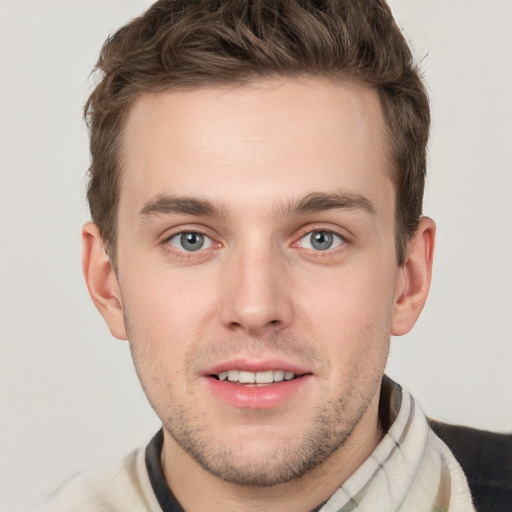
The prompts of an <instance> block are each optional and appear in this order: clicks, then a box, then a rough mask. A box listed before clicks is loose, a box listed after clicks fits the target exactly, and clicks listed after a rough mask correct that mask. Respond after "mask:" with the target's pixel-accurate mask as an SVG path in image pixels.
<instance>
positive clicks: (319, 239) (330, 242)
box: [300, 231, 343, 251]
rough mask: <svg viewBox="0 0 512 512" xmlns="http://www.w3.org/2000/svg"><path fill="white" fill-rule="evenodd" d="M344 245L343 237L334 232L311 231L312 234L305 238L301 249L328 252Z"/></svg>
mask: <svg viewBox="0 0 512 512" xmlns="http://www.w3.org/2000/svg"><path fill="white" fill-rule="evenodd" d="M342 243H343V239H342V238H341V236H340V235H337V234H336V233H333V232H332V231H311V233H308V234H307V235H305V236H303V237H302V239H301V241H300V245H301V247H304V248H306V249H314V250H315V251H328V250H329V249H334V248H335V247H338V246H339V245H341V244H342Z"/></svg>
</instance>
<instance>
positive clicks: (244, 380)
mask: <svg viewBox="0 0 512 512" xmlns="http://www.w3.org/2000/svg"><path fill="white" fill-rule="evenodd" d="M254 377H255V375H254V373H252V372H240V375H239V376H238V382H240V384H254Z"/></svg>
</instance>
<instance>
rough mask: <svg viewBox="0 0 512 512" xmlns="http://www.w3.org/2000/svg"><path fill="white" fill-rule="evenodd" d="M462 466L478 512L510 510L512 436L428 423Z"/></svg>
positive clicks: (511, 495) (511, 494) (433, 422)
mask: <svg viewBox="0 0 512 512" xmlns="http://www.w3.org/2000/svg"><path fill="white" fill-rule="evenodd" d="M429 423H430V426H431V428H432V430H433V431H434V432H435V433H436V434H437V435H438V436H439V437H440V438H441V439H442V440H443V441H444V443H445V444H446V445H447V446H448V447H449V448H450V450H451V452H452V453H453V455H454V456H455V458H456V459H457V461H458V462H459V464H460V466H461V467H462V469H463V471H464V473H465V475H466V478H467V481H468V484H469V487H470V489H471V494H472V496H473V501H474V504H475V508H476V509H477V510H478V511H479V512H488V511H489V512H491V511H492V512H500V511H511V510H512V434H498V433H495V432H487V431H484V430H478V429H474V428H469V427H462V426H457V425H448V424H446V423H441V422H438V421H434V420H429Z"/></svg>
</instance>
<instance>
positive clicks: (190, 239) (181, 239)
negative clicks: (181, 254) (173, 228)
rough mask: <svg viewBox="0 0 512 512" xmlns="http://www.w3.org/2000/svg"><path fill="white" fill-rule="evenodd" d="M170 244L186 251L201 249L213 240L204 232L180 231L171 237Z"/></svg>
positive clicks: (205, 247)
mask: <svg viewBox="0 0 512 512" xmlns="http://www.w3.org/2000/svg"><path fill="white" fill-rule="evenodd" d="M169 244H170V245H172V246H173V247H174V248H176V249H179V250H181V251H186V252H194V251H199V250H200V249H207V248H208V247H210V246H211V244H212V241H211V240H210V238H208V237H207V236H206V235H203V234H202V233H195V232H189V233H178V234H176V235H174V236H173V237H171V238H170V239H169Z"/></svg>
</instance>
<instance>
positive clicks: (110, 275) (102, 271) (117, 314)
mask: <svg viewBox="0 0 512 512" xmlns="http://www.w3.org/2000/svg"><path fill="white" fill-rule="evenodd" d="M82 268H83V272H84V276H85V282H86V283H87V288H88V289H89V294H90V295H91V298H92V301H93V302H94V305H95V306H96V308H97V309H98V311H99V312H100V313H101V315H102V316H103V318H104V319H105V321H106V322H107V325H108V328H109V329H110V332H111V333H112V335H113V336H115V337H116V338H118V339H120V340H126V339H127V336H126V327H125V323H124V316H123V308H122V303H121V293H120V290H119V284H118V281H117V277H116V274H115V272H114V269H113V268H112V265H111V263H110V260H109V258H108V256H107V254H106V253H105V250H104V245H103V240H102V238H101V235H100V232H99V230H98V227H97V226H96V224H94V223H93V222H88V223H87V224H85V225H84V227H83V228H82Z"/></svg>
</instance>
